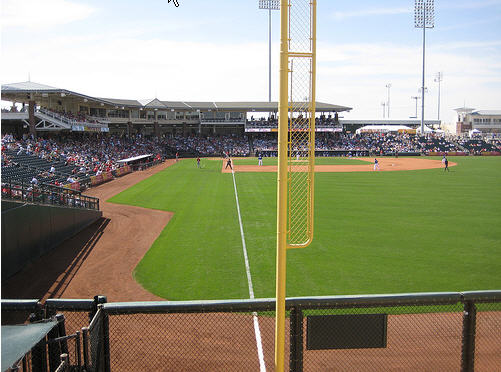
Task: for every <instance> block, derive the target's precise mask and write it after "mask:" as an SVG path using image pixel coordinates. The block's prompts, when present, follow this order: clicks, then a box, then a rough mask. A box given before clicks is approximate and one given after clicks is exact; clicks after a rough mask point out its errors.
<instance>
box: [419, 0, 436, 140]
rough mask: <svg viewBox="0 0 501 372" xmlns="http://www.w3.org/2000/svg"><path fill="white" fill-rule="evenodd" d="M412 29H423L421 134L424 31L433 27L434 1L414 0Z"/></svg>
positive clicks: (423, 88) (422, 93) (422, 89)
mask: <svg viewBox="0 0 501 372" xmlns="http://www.w3.org/2000/svg"><path fill="white" fill-rule="evenodd" d="M414 27H415V28H422V29H423V79H422V85H421V133H424V93H425V87H424V68H425V45H426V29H427V28H433V27H435V1H434V0H415V3H414Z"/></svg>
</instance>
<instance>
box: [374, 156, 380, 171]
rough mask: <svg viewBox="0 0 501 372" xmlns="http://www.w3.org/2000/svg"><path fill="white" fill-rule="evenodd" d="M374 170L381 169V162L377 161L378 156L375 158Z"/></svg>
mask: <svg viewBox="0 0 501 372" xmlns="http://www.w3.org/2000/svg"><path fill="white" fill-rule="evenodd" d="M374 170H380V169H379V162H378V161H377V159H376V158H374Z"/></svg>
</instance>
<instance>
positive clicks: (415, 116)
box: [411, 96, 421, 119]
mask: <svg viewBox="0 0 501 372" xmlns="http://www.w3.org/2000/svg"><path fill="white" fill-rule="evenodd" d="M411 99H414V100H416V113H415V114H414V116H411V119H417V101H418V99H421V97H419V96H412V97H411Z"/></svg>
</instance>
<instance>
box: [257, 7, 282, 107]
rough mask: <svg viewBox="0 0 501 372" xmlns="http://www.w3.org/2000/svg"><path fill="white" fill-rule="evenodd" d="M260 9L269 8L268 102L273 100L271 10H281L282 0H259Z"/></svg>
mask: <svg viewBox="0 0 501 372" xmlns="http://www.w3.org/2000/svg"><path fill="white" fill-rule="evenodd" d="M259 9H268V102H271V11H272V10H280V0H259Z"/></svg>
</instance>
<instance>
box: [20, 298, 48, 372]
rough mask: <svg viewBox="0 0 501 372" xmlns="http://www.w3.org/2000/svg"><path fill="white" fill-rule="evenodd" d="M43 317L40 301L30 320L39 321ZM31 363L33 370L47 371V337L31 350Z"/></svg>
mask: <svg viewBox="0 0 501 372" xmlns="http://www.w3.org/2000/svg"><path fill="white" fill-rule="evenodd" d="M41 319H43V309H42V304H40V303H38V306H37V308H36V309H35V312H33V313H32V314H31V315H30V322H31V323H33V322H37V321H39V320H41ZM31 365H32V371H34V372H38V371H40V372H45V371H47V349H46V343H45V338H44V339H42V340H41V341H40V342H39V343H38V344H36V345H35V347H33V349H32V350H31ZM23 371H24V369H23Z"/></svg>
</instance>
